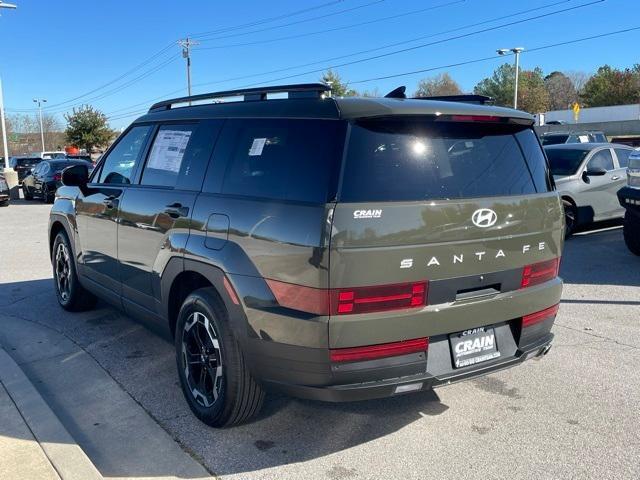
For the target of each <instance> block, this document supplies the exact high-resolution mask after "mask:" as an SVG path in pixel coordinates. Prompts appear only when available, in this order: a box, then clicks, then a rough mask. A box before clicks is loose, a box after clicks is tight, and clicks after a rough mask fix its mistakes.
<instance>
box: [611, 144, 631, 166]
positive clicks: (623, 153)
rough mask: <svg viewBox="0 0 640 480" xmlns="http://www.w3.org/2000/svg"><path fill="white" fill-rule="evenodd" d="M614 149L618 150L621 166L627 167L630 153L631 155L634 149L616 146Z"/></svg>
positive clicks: (617, 154)
mask: <svg viewBox="0 0 640 480" xmlns="http://www.w3.org/2000/svg"><path fill="white" fill-rule="evenodd" d="M614 150H615V151H616V156H617V157H618V163H619V164H620V168H627V167H628V166H629V155H631V152H632V151H631V150H627V149H626V148H614Z"/></svg>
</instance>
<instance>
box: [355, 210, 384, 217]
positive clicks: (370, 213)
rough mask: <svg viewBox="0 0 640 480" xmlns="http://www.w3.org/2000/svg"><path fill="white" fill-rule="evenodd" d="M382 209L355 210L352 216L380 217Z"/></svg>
mask: <svg viewBox="0 0 640 480" xmlns="http://www.w3.org/2000/svg"><path fill="white" fill-rule="evenodd" d="M380 217H382V210H355V211H354V212H353V218H380Z"/></svg>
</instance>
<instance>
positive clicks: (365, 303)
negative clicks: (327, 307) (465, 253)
mask: <svg viewBox="0 0 640 480" xmlns="http://www.w3.org/2000/svg"><path fill="white" fill-rule="evenodd" d="M426 299H427V282H416V283H400V284H395V285H379V286H375V287H357V288H344V289H337V290H334V291H333V292H332V299H331V307H332V309H331V310H332V313H333V314H335V315H345V314H350V313H371V312H381V311H384V310H399V309H403V308H419V307H422V306H424V305H425V303H426Z"/></svg>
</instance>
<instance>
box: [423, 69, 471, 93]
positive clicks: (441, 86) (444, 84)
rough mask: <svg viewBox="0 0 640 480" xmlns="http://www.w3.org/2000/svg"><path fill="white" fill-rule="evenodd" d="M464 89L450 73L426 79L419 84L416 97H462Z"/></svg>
mask: <svg viewBox="0 0 640 480" xmlns="http://www.w3.org/2000/svg"><path fill="white" fill-rule="evenodd" d="M461 93H462V89H461V88H460V85H458V82H456V81H455V80H454V79H453V78H451V75H449V74H448V73H446V72H445V73H441V74H440V75H436V76H435V77H430V78H424V79H422V80H420V82H418V89H417V90H416V93H415V94H414V96H415V97H437V96H439V95H460V94H461Z"/></svg>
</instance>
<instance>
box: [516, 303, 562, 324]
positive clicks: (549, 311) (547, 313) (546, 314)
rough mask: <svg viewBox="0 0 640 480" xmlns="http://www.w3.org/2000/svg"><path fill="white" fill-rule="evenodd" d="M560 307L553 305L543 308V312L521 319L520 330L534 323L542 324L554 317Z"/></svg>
mask: <svg viewBox="0 0 640 480" xmlns="http://www.w3.org/2000/svg"><path fill="white" fill-rule="evenodd" d="M558 308H560V305H554V306H553V307H549V308H545V309H544V310H542V311H540V312H536V313H531V314H529V315H525V316H524V317H522V328H524V327H530V326H531V325H535V324H536V323H540V322H543V321H545V320H547V319H548V318H551V317H555V316H556V315H557V313H558Z"/></svg>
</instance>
